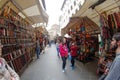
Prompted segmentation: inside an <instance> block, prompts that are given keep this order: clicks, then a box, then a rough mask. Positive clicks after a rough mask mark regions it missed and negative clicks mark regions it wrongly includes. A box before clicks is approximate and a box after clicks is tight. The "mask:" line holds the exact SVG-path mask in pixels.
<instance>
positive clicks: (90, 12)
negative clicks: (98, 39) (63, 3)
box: [73, 0, 120, 26]
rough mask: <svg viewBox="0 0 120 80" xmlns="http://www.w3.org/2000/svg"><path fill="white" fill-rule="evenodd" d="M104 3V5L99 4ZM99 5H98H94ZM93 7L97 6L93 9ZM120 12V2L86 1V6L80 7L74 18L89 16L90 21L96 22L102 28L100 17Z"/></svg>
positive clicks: (104, 0)
mask: <svg viewBox="0 0 120 80" xmlns="http://www.w3.org/2000/svg"><path fill="white" fill-rule="evenodd" d="M101 1H103V3H100V4H99V3H98V2H101ZM94 4H98V5H94ZM91 6H95V7H94V9H92V7H91ZM119 10H120V0H85V3H84V5H82V6H81V7H80V10H79V11H77V13H76V14H74V15H73V17H84V16H87V17H88V18H89V19H91V20H92V21H94V22H95V23H96V24H97V25H98V26H100V22H99V20H100V18H99V15H100V14H102V13H105V14H106V15H108V14H112V13H114V12H118V11H119Z"/></svg>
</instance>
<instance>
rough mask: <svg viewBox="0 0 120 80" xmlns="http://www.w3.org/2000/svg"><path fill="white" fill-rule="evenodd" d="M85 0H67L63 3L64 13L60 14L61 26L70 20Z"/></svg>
mask: <svg viewBox="0 0 120 80" xmlns="http://www.w3.org/2000/svg"><path fill="white" fill-rule="evenodd" d="M84 2H85V0H65V1H64V3H63V5H62V8H61V10H62V14H61V16H60V19H59V22H60V27H61V28H64V27H65V26H66V25H67V24H68V22H69V19H70V17H72V15H73V14H75V13H76V12H77V11H78V10H79V9H80V7H81V6H82V5H83V4H84Z"/></svg>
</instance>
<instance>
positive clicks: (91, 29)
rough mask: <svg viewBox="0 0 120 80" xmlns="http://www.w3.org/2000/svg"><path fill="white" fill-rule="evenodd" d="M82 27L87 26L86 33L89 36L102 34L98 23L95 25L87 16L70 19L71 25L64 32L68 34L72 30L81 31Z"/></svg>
mask: <svg viewBox="0 0 120 80" xmlns="http://www.w3.org/2000/svg"><path fill="white" fill-rule="evenodd" d="M81 25H84V26H85V29H86V32H87V33H89V34H96V33H100V28H99V26H98V25H97V24H96V23H94V22H93V21H92V20H91V19H89V18H88V17H87V16H85V17H72V18H70V21H69V23H68V24H67V26H66V27H65V28H64V29H62V30H64V31H63V32H65V33H68V32H69V31H70V30H75V31H77V30H78V31H79V30H80V26H81Z"/></svg>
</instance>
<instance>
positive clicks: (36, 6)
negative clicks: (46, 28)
mask: <svg viewBox="0 0 120 80" xmlns="http://www.w3.org/2000/svg"><path fill="white" fill-rule="evenodd" d="M1 2H2V3H3V2H4V4H5V3H7V2H11V3H13V4H14V6H16V7H17V8H18V9H19V12H17V13H18V14H19V15H20V16H22V17H23V18H28V19H29V20H30V21H31V22H32V24H36V23H46V24H47V23H48V15H47V13H46V11H45V5H44V6H43V2H42V0H1Z"/></svg>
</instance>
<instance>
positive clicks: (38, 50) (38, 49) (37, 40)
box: [36, 38, 40, 59]
mask: <svg viewBox="0 0 120 80" xmlns="http://www.w3.org/2000/svg"><path fill="white" fill-rule="evenodd" d="M36 55H37V59H39V55H40V43H39V39H38V38H37V39H36Z"/></svg>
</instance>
